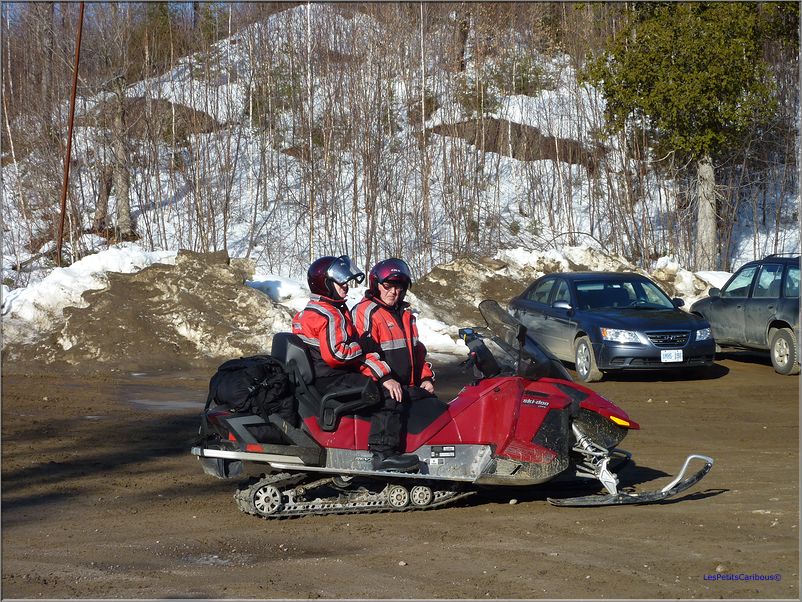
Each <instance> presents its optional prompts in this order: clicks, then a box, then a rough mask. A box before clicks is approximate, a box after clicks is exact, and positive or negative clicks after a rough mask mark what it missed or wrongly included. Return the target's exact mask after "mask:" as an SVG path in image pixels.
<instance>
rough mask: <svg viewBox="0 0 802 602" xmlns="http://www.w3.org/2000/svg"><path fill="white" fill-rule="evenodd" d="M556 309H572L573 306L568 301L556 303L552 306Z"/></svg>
mask: <svg viewBox="0 0 802 602" xmlns="http://www.w3.org/2000/svg"><path fill="white" fill-rule="evenodd" d="M551 306H552V307H553V308H554V309H568V310H570V309H572V308H571V304H570V303H568V301H555V302H554V303H552V304H551Z"/></svg>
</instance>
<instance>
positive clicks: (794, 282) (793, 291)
mask: <svg viewBox="0 0 802 602" xmlns="http://www.w3.org/2000/svg"><path fill="white" fill-rule="evenodd" d="M783 297H787V298H789V299H796V298H799V266H798V265H792V266H790V267H789V268H788V274H786V276H785V289H784V290H783Z"/></svg>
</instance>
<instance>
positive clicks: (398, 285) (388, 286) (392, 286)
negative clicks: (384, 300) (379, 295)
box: [381, 282, 406, 291]
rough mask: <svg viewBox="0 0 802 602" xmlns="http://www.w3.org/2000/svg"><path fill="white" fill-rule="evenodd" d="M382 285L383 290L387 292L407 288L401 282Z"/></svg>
mask: <svg viewBox="0 0 802 602" xmlns="http://www.w3.org/2000/svg"><path fill="white" fill-rule="evenodd" d="M381 284H382V288H383V289H384V290H386V291H389V290H390V289H396V290H399V291H400V290H403V289H405V288H406V286H405V285H404V284H403V283H401V282H382V283H381Z"/></svg>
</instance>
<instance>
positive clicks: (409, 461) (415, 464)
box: [373, 452, 420, 472]
mask: <svg viewBox="0 0 802 602" xmlns="http://www.w3.org/2000/svg"><path fill="white" fill-rule="evenodd" d="M373 470H387V471H395V472H418V470H420V460H419V459H418V456H416V455H415V454H393V455H391V454H386V453H381V452H373Z"/></svg>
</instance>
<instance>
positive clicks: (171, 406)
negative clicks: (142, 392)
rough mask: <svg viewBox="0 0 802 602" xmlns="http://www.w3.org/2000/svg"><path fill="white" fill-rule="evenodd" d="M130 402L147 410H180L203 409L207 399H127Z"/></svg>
mask: <svg viewBox="0 0 802 602" xmlns="http://www.w3.org/2000/svg"><path fill="white" fill-rule="evenodd" d="M126 401H127V402H128V403H130V404H132V405H135V406H136V407H138V408H144V409H147V410H161V411H166V410H180V409H194V410H198V411H201V410H203V406H204V403H205V401H172V400H163V401H161V400H155V399H127V400H126Z"/></svg>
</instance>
